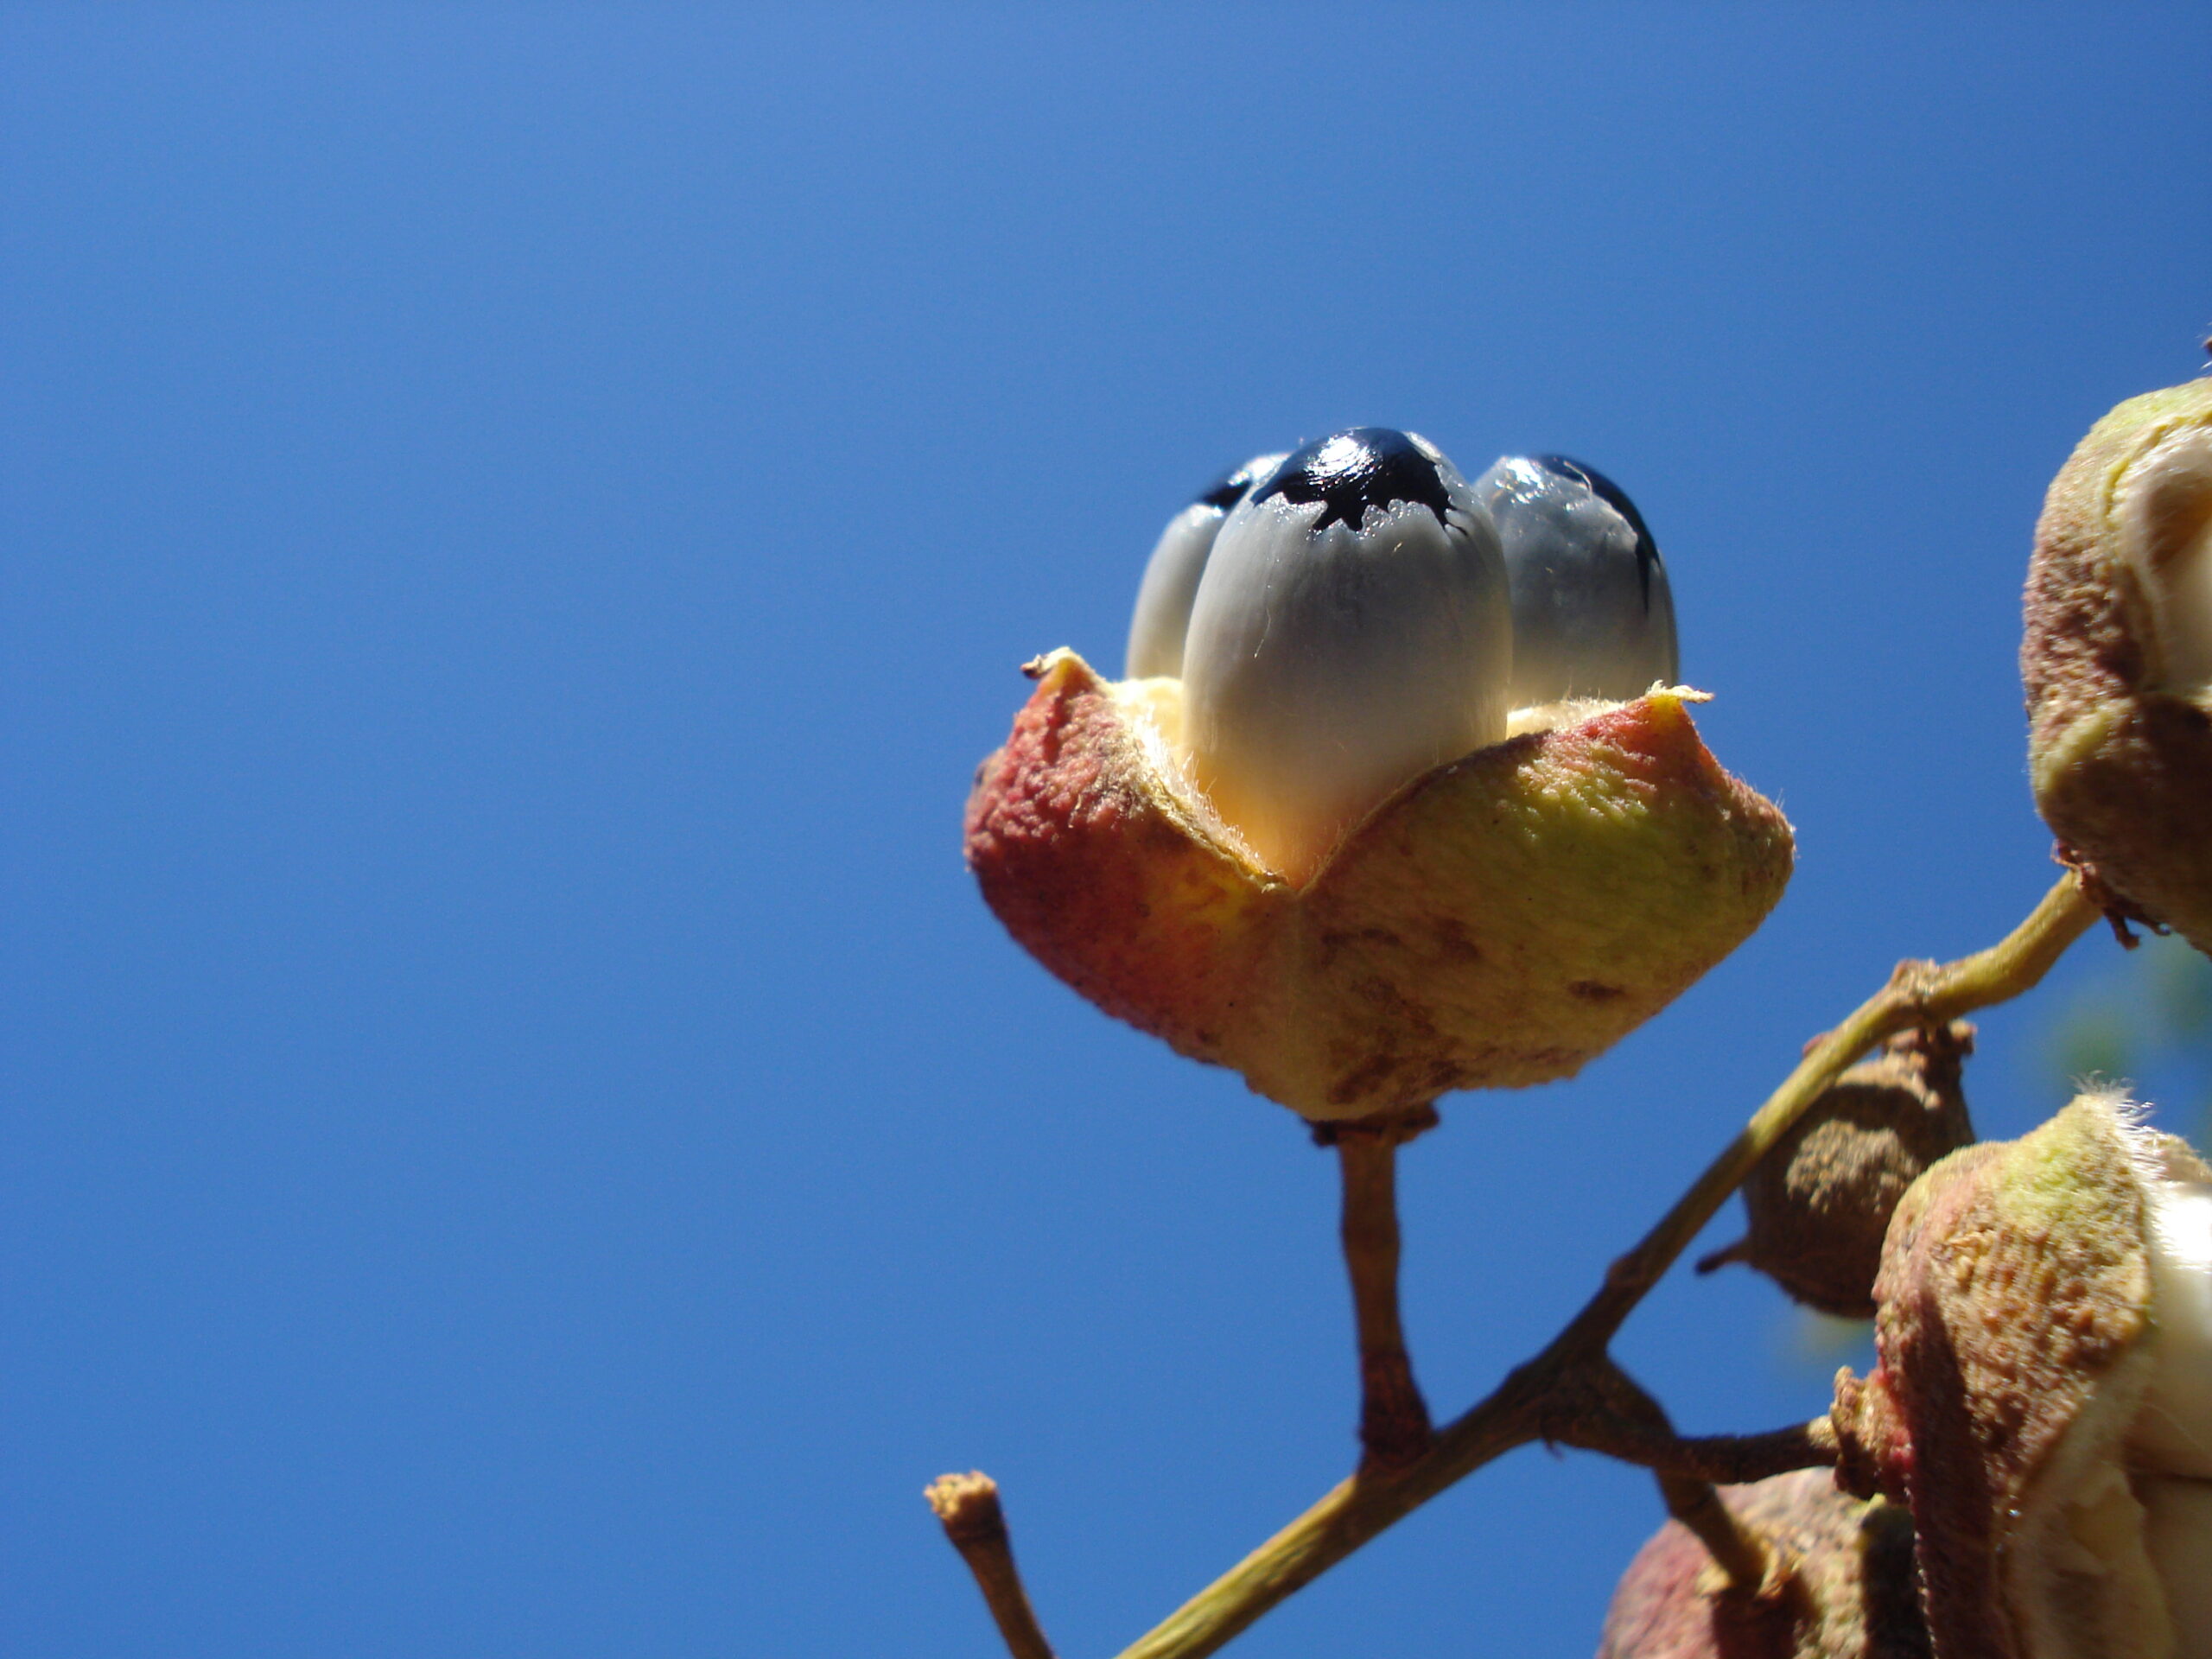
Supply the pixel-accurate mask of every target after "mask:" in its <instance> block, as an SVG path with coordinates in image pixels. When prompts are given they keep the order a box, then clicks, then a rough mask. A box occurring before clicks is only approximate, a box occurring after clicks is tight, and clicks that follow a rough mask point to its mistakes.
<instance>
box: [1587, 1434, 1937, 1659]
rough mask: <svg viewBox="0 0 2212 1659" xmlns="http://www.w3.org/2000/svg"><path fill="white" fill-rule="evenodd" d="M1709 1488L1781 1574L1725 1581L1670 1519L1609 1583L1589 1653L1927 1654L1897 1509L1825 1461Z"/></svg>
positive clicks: (1879, 1658)
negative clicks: (1862, 1492)
mask: <svg viewBox="0 0 2212 1659" xmlns="http://www.w3.org/2000/svg"><path fill="white" fill-rule="evenodd" d="M1719 1492H1720V1501H1721V1502H1722V1503H1725V1504H1726V1506H1727V1508H1728V1510H1729V1513H1730V1514H1732V1515H1733V1516H1735V1517H1736V1520H1737V1522H1738V1525H1739V1526H1742V1527H1745V1528H1746V1529H1750V1530H1751V1531H1753V1532H1755V1533H1757V1534H1758V1535H1759V1537H1760V1539H1761V1540H1762V1541H1764V1543H1765V1544H1767V1546H1768V1547H1769V1548H1771V1549H1773V1550H1774V1551H1776V1552H1777V1553H1778V1554H1779V1555H1780V1557H1781V1559H1782V1560H1783V1564H1784V1574H1783V1580H1782V1581H1781V1582H1780V1583H1779V1584H1778V1585H1776V1586H1763V1587H1762V1588H1761V1589H1760V1590H1758V1591H1748V1590H1745V1589H1743V1588H1740V1587H1738V1586H1733V1585H1732V1584H1730V1583H1729V1582H1728V1580H1726V1577H1725V1576H1724V1575H1722V1574H1721V1573H1719V1570H1718V1569H1717V1568H1716V1567H1713V1561H1712V1558H1711V1557H1710V1556H1708V1555H1707V1554H1706V1549H1705V1546H1704V1545H1703V1544H1701V1543H1700V1542H1699V1541H1698V1539H1697V1537H1696V1535H1694V1534H1693V1533H1692V1532H1691V1531H1690V1530H1689V1529H1688V1528H1686V1527H1684V1526H1683V1525H1682V1524H1681V1522H1679V1521H1669V1522H1667V1524H1666V1525H1665V1526H1663V1527H1662V1528H1661V1529H1659V1531H1658V1532H1657V1533H1656V1534H1654V1535H1653V1536H1652V1538H1651V1539H1650V1541H1649V1542H1648V1543H1646V1544H1645V1545H1644V1546H1643V1549H1641V1550H1640V1551H1638V1552H1637V1557H1636V1559H1635V1560H1634V1561H1632V1562H1631V1563H1630V1565H1629V1569H1628V1571H1627V1573H1625V1574H1624V1575H1623V1576H1622V1579H1621V1582H1620V1587H1619V1588H1618V1589H1617V1590H1616V1591H1615V1592H1613V1600H1612V1605H1611V1607H1610V1608H1609V1609H1608V1610H1607V1611H1606V1614H1605V1633H1604V1635H1603V1636H1602V1637H1600V1638H1599V1643H1598V1659H1929V1642H1928V1627H1927V1625H1926V1624H1925V1622H1924V1621H1923V1619H1922V1618H1921V1613H1920V1603H1919V1593H1918V1580H1917V1577H1916V1573H1915V1569H1914V1566H1913V1558H1912V1523H1911V1522H1910V1520H1908V1519H1907V1518H1906V1516H1905V1514H1904V1510H1901V1509H1899V1508H1897V1506H1896V1505H1895V1504H1893V1503H1888V1502H1885V1500H1883V1499H1880V1498H1876V1499H1874V1500H1873V1501H1872V1502H1862V1501H1860V1500H1859V1499H1857V1498H1853V1497H1847V1496H1846V1495H1845V1494H1844V1493H1842V1492H1840V1491H1837V1490H1836V1486H1835V1481H1834V1477H1833V1476H1832V1475H1831V1474H1830V1473H1829V1471H1827V1470H1826V1469H1800V1470H1797V1471H1795V1472H1793V1473H1790V1474H1786V1475H1776V1476H1774V1477H1772V1478H1770V1479H1767V1480H1762V1481H1759V1482H1758V1483H1757V1484H1754V1485H1750V1486H1723V1487H1721V1488H1720V1489H1719Z"/></svg>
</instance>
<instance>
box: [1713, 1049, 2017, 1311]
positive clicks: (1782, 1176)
mask: <svg viewBox="0 0 2212 1659" xmlns="http://www.w3.org/2000/svg"><path fill="white" fill-rule="evenodd" d="M1973 1032H1974V1028H1973V1027H1971V1026H1968V1025H1967V1024H1966V1023H1965V1022H1964V1021H1963V1020H1961V1021H1959V1022H1958V1023H1957V1025H1956V1026H1955V1027H1954V1028H1951V1029H1947V1030H1940V1031H1933V1032H1922V1031H1909V1032H1904V1033H1900V1034H1898V1035H1897V1036H1896V1037H1893V1038H1891V1039H1890V1040H1889V1041H1888V1042H1887V1043H1885V1045H1884V1046H1883V1048H1882V1050H1881V1052H1879V1053H1878V1054H1877V1055H1876V1056H1875V1057H1874V1058H1872V1059H1870V1060H1866V1061H1863V1062H1861V1063H1860V1064H1859V1065H1854V1066H1853V1067H1852V1068H1851V1069H1850V1070H1849V1071H1846V1072H1845V1073H1844V1074H1843V1075H1842V1076H1841V1077H1838V1078H1837V1079H1836V1080H1835V1082H1834V1083H1833V1084H1830V1085H1829V1086H1828V1087H1827V1089H1826V1090H1823V1091H1822V1093H1821V1097H1820V1098H1819V1099H1818V1100H1816V1101H1815V1102H1814V1103H1813V1105H1812V1106H1811V1108H1810V1109H1808V1111H1807V1112H1806V1114H1805V1116H1803V1117H1802V1118H1800V1119H1799V1120H1798V1122H1797V1124H1796V1128H1793V1129H1791V1131H1790V1132H1789V1135H1786V1136H1784V1137H1783V1140H1782V1141H1781V1142H1780V1143H1779V1144H1777V1146H1776V1147H1775V1148H1774V1149H1773V1150H1772V1151H1771V1152H1770V1153H1769V1154H1767V1155H1766V1156H1765V1157H1764V1158H1763V1159H1761V1160H1759V1164H1758V1168H1756V1169H1754V1170H1753V1171H1752V1172H1751V1179H1748V1180H1747V1181H1745V1183H1744V1208H1745V1213H1746V1215H1747V1216H1748V1217H1750V1221H1751V1230H1750V1232H1749V1235H1748V1236H1747V1237H1746V1238H1745V1243H1744V1246H1743V1247H1742V1248H1741V1250H1740V1259H1742V1260H1744V1261H1746V1262H1750V1263H1751V1265H1752V1266H1754V1267H1756V1268H1758V1269H1759V1270H1760V1271H1761V1272H1762V1273H1764V1274H1767V1275H1768V1276H1769V1277H1770V1278H1772V1279H1773V1280H1774V1281H1776V1282H1777V1284H1779V1285H1780V1286H1781V1287H1783V1289H1784V1290H1786V1291H1788V1292H1789V1294H1790V1295H1791V1296H1793V1297H1795V1298H1796V1300H1799V1301H1801V1302H1803V1303H1805V1304H1806V1305H1807V1306H1811V1307H1816V1308H1818V1309H1820V1310H1821V1312H1822V1313H1833V1314H1834V1315H1836V1316H1837V1317H1839V1318H1841V1319H1872V1318H1873V1317H1874V1308H1875V1305H1874V1277H1875V1274H1877V1273H1878V1272H1879V1271H1880V1268H1881V1265H1882V1240H1883V1238H1884V1236H1885V1235H1886V1233H1887V1232H1888V1230H1889V1224H1890V1217H1891V1215H1892V1214H1893V1213H1894V1212H1895V1211H1896V1209H1897V1204H1898V1202H1899V1200H1900V1199H1902V1198H1904V1194H1905V1192H1906V1191H1907V1189H1909V1188H1910V1186H1911V1185H1912V1183H1913V1182H1914V1181H1915V1180H1916V1179H1919V1177H1920V1174H1921V1173H1922V1172H1923V1171H1924V1170H1926V1169H1927V1168H1928V1167H1929V1166H1930V1165H1932V1164H1934V1163H1935V1162H1936V1160H1939V1159H1941V1158H1942V1157H1944V1156H1946V1155H1947V1154H1950V1153H1953V1152H1955V1151H1957V1150H1958V1149H1959V1148H1960V1147H1963V1146H1965V1145H1966V1144H1967V1142H1969V1141H1972V1140H1973V1139H1974V1122H1973V1120H1972V1118H1971V1117H1970V1116H1968V1114H1967V1103H1966V1096H1965V1094H1964V1093H1963V1091H1962V1090H1961V1078H1960V1071H1961V1065H1960V1062H1961V1057H1962V1056H1963V1054H1964V1053H1965V1052H1968V1051H1969V1050H1970V1049H1971V1047H1972V1043H1973Z"/></svg>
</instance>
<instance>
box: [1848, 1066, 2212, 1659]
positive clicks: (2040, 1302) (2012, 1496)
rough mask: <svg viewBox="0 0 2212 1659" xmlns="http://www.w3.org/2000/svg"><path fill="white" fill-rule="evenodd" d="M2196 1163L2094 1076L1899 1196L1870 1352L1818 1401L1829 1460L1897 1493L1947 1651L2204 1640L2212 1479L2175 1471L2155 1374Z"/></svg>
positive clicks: (2080, 1658)
mask: <svg viewBox="0 0 2212 1659" xmlns="http://www.w3.org/2000/svg"><path fill="white" fill-rule="evenodd" d="M2206 1180H2212V1170H2208V1169H2206V1167H2205V1166H2204V1165H2203V1164H2202V1162H2201V1161H2199V1160H2197V1159H2196V1157H2195V1155H2194V1154H2191V1153H2190V1152H2189V1151H2188V1149H2187V1148H2186V1147H2183V1145H2182V1143H2180V1142H2179V1141H2175V1140H2173V1139H2172V1138H2171V1136H2158V1135H2152V1134H2150V1133H2149V1132H2148V1131H2145V1130H2142V1129H2139V1128H2133V1127H2132V1126H2131V1124H2130V1122H2129V1121H2128V1116H2127V1113H2126V1108H2125V1107H2124V1104H2123V1103H2120V1102H2119V1101H2118V1100H2117V1099H2115V1098H2114V1097H2112V1096H2083V1097H2082V1098H2081V1099H2079V1100H2076V1101H2075V1103H2073V1104H2072V1105H2070V1106H2069V1107H2067V1108H2066V1109H2065V1110H2064V1111H2063V1112H2061V1113H2060V1114H2059V1115H2058V1116H2056V1118H2054V1119H2052V1120H2051V1121H2050V1122H2048V1123H2046V1124H2044V1126H2043V1127H2042V1128H2039V1129H2037V1130H2036V1131H2035V1132H2034V1133H2033V1134H2031V1135H2027V1136H2025V1137H2024V1138H2023V1139H2021V1140H2019V1141H2005V1142H1988V1143H1983V1144H1981V1145H1978V1146H1973V1147H1967V1148H1966V1149H1965V1150H1963V1151H1961V1152H1959V1153H1957V1154H1954V1155H1953V1156H1951V1157H1949V1158H1947V1159H1945V1160H1943V1161H1942V1163H1940V1164H1938V1165H1936V1167H1935V1168H1933V1169H1931V1170H1930V1171H1929V1173H1927V1174H1926V1175H1925V1176H1923V1177H1922V1179H1920V1180H1919V1181H1918V1182H1917V1183H1916V1184H1915V1185H1914V1186H1913V1188H1912V1190H1911V1191H1910V1192H1909V1193H1907V1194H1906V1196H1905V1198H1904V1202H1903V1203H1902V1204H1901V1205H1899V1206H1898V1209H1897V1215H1896V1217H1895V1218H1894V1220H1893V1221H1892V1222H1891V1228H1890V1236H1889V1242H1888V1244H1887V1246H1886V1248H1885V1253H1884V1259H1883V1264H1882V1272H1881V1276H1880V1279H1879V1281H1878V1287H1877V1294H1878V1299H1879V1300H1880V1303H1881V1312H1880V1314H1879V1316H1878V1320H1877V1322H1876V1327H1875V1329H1876V1342H1877V1347H1878V1353H1879V1357H1880V1363H1878V1365H1877V1367H1876V1368H1875V1370H1874V1371H1873V1372H1872V1375H1870V1376H1867V1377H1866V1378H1865V1379H1863V1380H1862V1379H1859V1378H1858V1377H1855V1376H1853V1375H1852V1373H1851V1372H1850V1371H1848V1370H1846V1371H1843V1372H1841V1373H1840V1374H1839V1375H1838V1376H1837V1379H1836V1399H1835V1406H1834V1411H1833V1413H1832V1417H1833V1421H1834V1425H1835V1428H1836V1431H1837V1436H1838V1440H1839V1443H1840V1450H1841V1457H1840V1461H1839V1464H1838V1478H1839V1479H1840V1480H1841V1481H1843V1482H1844V1483H1845V1484H1847V1485H1849V1486H1851V1487H1852V1488H1853V1489H1854V1490H1857V1491H1875V1490H1879V1491H1883V1492H1885V1493H1886V1494H1887V1495H1889V1496H1890V1497H1894V1498H1898V1499H1901V1500H1902V1501H1904V1503H1907V1504H1908V1506H1909V1507H1910V1511H1911V1515H1912V1520H1913V1526H1914V1529H1915V1535H1916V1545H1915V1548H1916V1555H1917V1559H1918V1561H1919V1566H1920V1571H1921V1578H1922V1582H1923V1593H1924V1596H1925V1605H1926V1611H1927V1613H1928V1619H1929V1630H1930V1631H1931V1633H1932V1635H1933V1637H1934V1639H1935V1643H1936V1654H1937V1655H1938V1656H1939V1659H1966V1656H1974V1659H2196V1656H2200V1655H2202V1654H2204V1653H2206V1652H2207V1651H2208V1650H2212V1627H2207V1626H2206V1625H2205V1624H2204V1611H2203V1610H2205V1609H2206V1608H2207V1606H2208V1604H2207V1603H2206V1602H2205V1600H2204V1599H2203V1598H2204V1596H2205V1593H2206V1591H2207V1588H2208V1586H2207V1585H2206V1583H2205V1582H2204V1578H2205V1573H2204V1563H2205V1561H2206V1560H2208V1559H2212V1538H2207V1537H2205V1536H2203V1535H2202V1534H2203V1532H2204V1530H2205V1529H2204V1528H2203V1527H2202V1526H2201V1525H2199V1524H2198V1522H2197V1520H2196V1517H2197V1516H2201V1515H2202V1511H2203V1500H2204V1499H2205V1498H2206V1497H2207V1496H2208V1495H2212V1486H2208V1484H2207V1483H2205V1482H2203V1481H2201V1480H2196V1479H2192V1478H2186V1477H2185V1476H2184V1477H2181V1478H2177V1475H2176V1465H2171V1463H2170V1462H2169V1460H2168V1458H2167V1453H2166V1450H2165V1449H2164V1446H2162V1443H2161V1441H2162V1436H2163V1435H2164V1434H2165V1433H2166V1432H2167V1431H2168V1430H2170V1429H2171V1427H2172V1425H2173V1422H2174V1418H2173V1414H2172V1413H2171V1411H2170V1410H2168V1409H2167V1408H2166V1407H2165V1406H2164V1404H2163V1403H2158V1402H2163V1401H2164V1399H2165V1396H2164V1395H2154V1394H2153V1390H2154V1389H2157V1388H2158V1387H2160V1386H2162V1385H2161V1383H2160V1377H2161V1372H2160V1369H2159V1368H2160V1366H2161V1364H2162V1363H2164V1358H2163V1356H2162V1354H2161V1351H2160V1347H2161V1344H2162V1343H2163V1344H2165V1345H2166V1346H2167V1347H2168V1348H2169V1349H2171V1348H2172V1347H2173V1345H2174V1344H2178V1343H2182V1342H2183V1341H2184V1340H2185V1338H2183V1337H2182V1336H2181V1335H2180V1334H2179V1332H2180V1328H2181V1325H2182V1324H2183V1320H2184V1318H2185V1316H2186V1315H2187V1314H2188V1313H2189V1312H2190V1310H2189V1309H2188V1308H2187V1307H2186V1306H2184V1305H2183V1299H2179V1298H2177V1300H2175V1301H2174V1302H2173V1303H2172V1304H2171V1306H2168V1305H2166V1304H2164V1303H2162V1302H2160V1301H2158V1300H2157V1299H2156V1298H2155V1297H2154V1280H2155V1279H2156V1278H2158V1274H2157V1273H2154V1270H2153V1250H2152V1230H2151V1221H2152V1208H2153V1206H2154V1205H2164V1204H2165V1203H2167V1202H2169V1199H2168V1198H2166V1197H2164V1194H2165V1193H2166V1192H2168V1191H2169V1190H2171V1191H2176V1192H2180V1191H2190V1190H2194V1185H2195V1184H2197V1183H2202V1182H2204V1181H2206ZM2169 1318H2170V1319H2171V1324H2172V1325H2173V1331H2172V1332H2171V1333H2169V1334H2168V1335H2166V1336H2164V1337H2158V1338H2157V1339H2156V1340H2154V1339H2153V1338H2154V1337H2157V1333H2158V1327H2159V1325H2160V1323H2161V1321H2162V1320H2163V1319H2169ZM2192 1532H2193V1533H2194V1534H2195V1535H2190V1534H2191V1533H2192Z"/></svg>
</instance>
